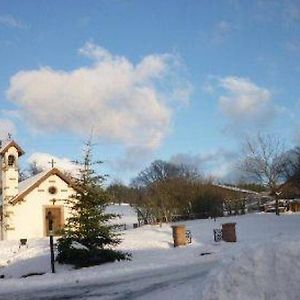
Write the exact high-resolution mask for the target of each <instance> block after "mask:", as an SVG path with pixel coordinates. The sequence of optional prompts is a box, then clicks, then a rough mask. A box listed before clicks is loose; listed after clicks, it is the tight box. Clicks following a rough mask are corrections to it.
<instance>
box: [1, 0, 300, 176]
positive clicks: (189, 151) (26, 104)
mask: <svg viewBox="0 0 300 300" xmlns="http://www.w3.org/2000/svg"><path fill="white" fill-rule="evenodd" d="M299 62H300V1H299V0H298V1H289V0H278V1H275V0H274V1H272V0H269V1H263V0H261V1H238V0H236V1H235V0H231V1H229V0H228V1H198V0H194V1H192V0H190V1H180V0H178V1H173V0H165V1H160V0H153V1H146V0H75V1H74V0H62V1H50V0H48V1H45V0H40V1H31V0H27V1H14V0H1V1H0V109H1V110H0V138H5V136H6V134H7V132H10V133H12V134H13V136H14V138H15V139H16V140H17V141H18V142H19V143H20V144H21V145H22V147H23V148H24V150H25V151H26V156H25V157H24V158H23V160H22V164H23V167H25V166H26V164H27V163H28V162H30V161H32V160H36V161H38V162H39V163H40V164H41V165H43V166H45V165H47V163H48V161H49V160H50V159H51V157H55V159H56V161H57V162H58V163H59V164H60V165H62V166H65V167H67V168H72V166H71V165H70V163H69V161H68V160H69V159H76V158H78V157H79V156H80V155H81V148H82V143H83V141H84V140H86V139H87V138H88V137H89V136H90V134H91V133H93V137H94V142H95V143H96V146H95V153H94V155H95V158H97V159H101V160H103V161H104V165H103V171H104V172H106V173H109V174H110V176H111V178H119V179H122V180H124V181H128V180H129V178H130V177H131V176H133V175H134V174H136V173H137V172H138V171H139V170H140V169H141V168H143V167H144V166H146V165H147V164H149V162H151V161H152V160H153V159H156V158H161V159H165V160H171V161H174V162H187V163H194V164H196V165H197V166H198V167H199V169H200V170H201V171H202V172H203V173H205V174H211V175H214V176H218V177H219V178H226V176H229V174H231V173H232V172H233V170H232V168H233V167H232V166H233V165H234V161H235V160H236V158H237V157H238V153H239V151H240V145H241V143H242V140H243V139H244V138H245V136H249V135H251V134H254V133H256V132H268V133H272V134H276V135H279V136H282V137H283V138H284V139H285V140H286V142H287V144H288V145H289V146H294V145H298V144H299V142H300V126H299V125H300V124H299V123H300V121H299V118H298V115H299V112H300V84H299V78H300V64H299Z"/></svg>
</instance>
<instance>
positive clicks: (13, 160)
mask: <svg viewBox="0 0 300 300" xmlns="http://www.w3.org/2000/svg"><path fill="white" fill-rule="evenodd" d="M7 164H8V166H9V167H14V166H15V165H16V158H15V157H14V156H13V155H8V158H7Z"/></svg>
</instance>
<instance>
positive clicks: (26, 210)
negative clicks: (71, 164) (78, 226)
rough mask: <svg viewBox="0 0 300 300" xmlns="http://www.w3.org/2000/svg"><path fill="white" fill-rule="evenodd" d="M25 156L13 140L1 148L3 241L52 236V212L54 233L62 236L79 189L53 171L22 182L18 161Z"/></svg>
mask: <svg viewBox="0 0 300 300" xmlns="http://www.w3.org/2000/svg"><path fill="white" fill-rule="evenodd" d="M23 154H24V151H23V150H22V148H21V147H20V146H19V145H18V144H17V143H16V142H15V141H13V140H9V141H7V142H5V143H4V144H2V145H1V147H0V166H1V168H0V169H1V170H0V180H1V190H2V195H1V196H0V240H15V239H18V240H19V239H28V238H38V237H44V236H48V235H49V222H48V216H49V213H51V215H52V217H53V231H54V234H55V233H58V232H59V230H60V229H61V228H62V227H63V225H64V223H65V221H66V219H67V218H68V216H69V214H70V209H69V208H68V206H67V203H66V200H67V199H68V198H70V197H72V195H74V194H75V189H76V187H75V186H74V184H73V182H72V181H71V179H70V178H69V177H67V176H66V175H64V174H63V173H62V172H61V171H60V170H58V169H57V168H51V169H49V170H47V171H43V172H41V173H39V174H37V175H35V176H32V177H30V178H28V179H26V180H24V181H21V182H19V170H18V161H19V158H20V157H21V156H22V155H23Z"/></svg>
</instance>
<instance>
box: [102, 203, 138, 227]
mask: <svg viewBox="0 0 300 300" xmlns="http://www.w3.org/2000/svg"><path fill="white" fill-rule="evenodd" d="M106 212H107V213H110V214H115V215H118V216H119V217H117V218H115V219H113V220H112V223H113V224H118V225H124V224H126V227H127V228H133V224H137V223H138V218H137V212H136V210H135V209H134V208H133V207H131V206H130V205H129V204H128V203H120V204H111V205H109V206H107V208H106Z"/></svg>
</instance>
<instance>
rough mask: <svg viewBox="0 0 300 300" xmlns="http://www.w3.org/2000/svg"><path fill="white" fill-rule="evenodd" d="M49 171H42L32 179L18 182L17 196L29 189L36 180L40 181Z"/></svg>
mask: <svg viewBox="0 0 300 300" xmlns="http://www.w3.org/2000/svg"><path fill="white" fill-rule="evenodd" d="M49 171H50V170H46V171H43V172H41V173H38V174H36V175H34V176H32V177H29V178H27V179H25V180H23V181H21V182H19V194H21V193H23V192H24V191H26V190H27V189H28V188H29V187H31V186H32V185H34V184H35V183H36V182H37V181H38V180H40V179H41V178H42V177H43V176H45V175H46V174H47V173H48V172H49Z"/></svg>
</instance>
